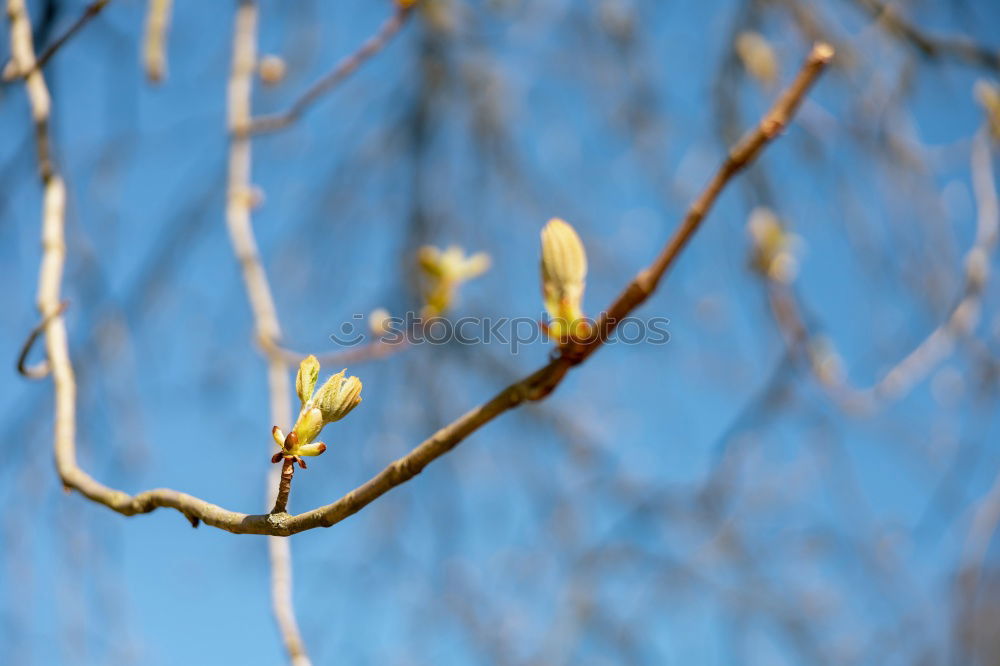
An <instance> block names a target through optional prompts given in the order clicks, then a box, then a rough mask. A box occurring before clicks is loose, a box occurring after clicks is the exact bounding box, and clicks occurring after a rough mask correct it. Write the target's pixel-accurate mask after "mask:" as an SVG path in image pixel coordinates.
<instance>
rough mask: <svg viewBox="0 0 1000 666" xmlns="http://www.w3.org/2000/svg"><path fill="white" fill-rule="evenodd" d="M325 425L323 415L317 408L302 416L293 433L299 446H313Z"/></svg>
mask: <svg viewBox="0 0 1000 666" xmlns="http://www.w3.org/2000/svg"><path fill="white" fill-rule="evenodd" d="M323 425H324V423H323V414H322V412H321V411H320V410H319V409H317V408H316V407H313V408H312V409H309V410H307V411H305V412H303V413H302V414H300V415H299V420H298V421H297V422H296V423H295V429H294V430H293V431H292V432H294V433H295V436H296V437H297V438H298V444H299V446H303V445H305V444H311V443H312V441H313V440H314V439H316V437H318V436H319V433H320V431H321V430H322V429H323ZM293 453H294V452H293Z"/></svg>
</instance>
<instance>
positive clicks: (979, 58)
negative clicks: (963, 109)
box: [855, 0, 1000, 71]
mask: <svg viewBox="0 0 1000 666" xmlns="http://www.w3.org/2000/svg"><path fill="white" fill-rule="evenodd" d="M855 2H857V3H858V4H859V5H861V7H862V8H864V9H865V11H867V12H868V13H869V14H871V16H872V18H873V19H875V21H876V22H877V23H878V24H879V25H880V26H881V27H883V28H884V29H885V30H886V32H889V33H891V34H893V35H895V36H897V37H899V38H900V39H902V40H904V41H906V42H909V43H910V44H911V45H912V46H913V47H914V48H915V49H917V50H918V51H920V53H922V54H923V55H925V56H927V57H929V58H935V57H947V58H952V59H954V60H959V61H961V62H965V63H968V64H970V65H975V66H978V67H984V68H986V69H992V70H994V71H1000V49H998V48H989V47H986V46H983V45H982V44H977V43H976V42H973V41H972V40H970V39H966V38H964V37H937V36H932V35H928V34H927V33H925V32H923V31H922V30H920V29H919V28H918V27H917V26H915V25H913V24H912V23H910V22H909V21H907V20H906V19H905V18H903V17H902V16H901V15H900V14H899V12H898V11H897V10H896V9H895V8H893V7H890V6H889V5H887V4H885V3H884V2H882V1H881V0H855Z"/></svg>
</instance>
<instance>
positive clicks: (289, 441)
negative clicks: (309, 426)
mask: <svg viewBox="0 0 1000 666" xmlns="http://www.w3.org/2000/svg"><path fill="white" fill-rule="evenodd" d="M298 445H299V436H298V435H296V434H295V431H294V430H293V431H291V432H290V433H288V436H287V437H285V450H286V451H291V450H292V449H294V448H295V447H296V446H298Z"/></svg>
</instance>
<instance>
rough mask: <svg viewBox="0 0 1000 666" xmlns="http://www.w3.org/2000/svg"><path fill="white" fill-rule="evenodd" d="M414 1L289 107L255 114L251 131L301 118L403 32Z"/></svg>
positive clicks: (398, 8) (273, 129)
mask: <svg viewBox="0 0 1000 666" xmlns="http://www.w3.org/2000/svg"><path fill="white" fill-rule="evenodd" d="M412 9H413V4H412V3H410V4H405V5H404V4H401V3H400V4H397V5H396V11H395V12H393V14H392V16H390V17H389V18H387V19H386V20H385V22H384V23H382V25H381V26H379V29H378V30H377V31H376V32H375V34H374V35H372V36H371V37H370V38H369V39H368V40H367V41H365V42H364V43H363V44H362V45H361V46H360V47H358V50H357V51H355V52H354V53H351V54H350V55H348V56H346V57H344V58H343V59H342V60H340V62H338V63H337V64H336V65H334V67H333V69H331V70H330V71H329V72H327V73H326V74H324V75H323V76H322V77H320V79H319V80H318V81H316V83H314V84H312V86H310V87H309V88H308V89H307V90H306V91H305V92H304V93H302V95H301V96H300V97H299V98H298V99H297V100H295V102H294V103H292V105H291V106H290V107H289V108H288V110H287V111H284V112H282V113H276V114H272V115H266V116H260V117H259V118H254V119H253V121H252V122H251V124H250V133H251V134H264V133H267V132H276V131H277V130H280V129H282V128H284V127H287V126H288V125H291V124H292V123H294V122H295V121H296V120H298V119H299V118H300V117H301V116H302V114H303V113H305V112H306V110H307V109H308V108H309V107H310V106H312V105H313V104H315V103H316V102H317V101H318V100H319V98H320V97H322V96H323V95H324V94H325V93H327V92H329V91H330V90H332V89H333V88H335V87H336V86H337V84H339V83H340V82H341V81H343V80H344V79H346V78H347V77H348V76H350V75H351V74H352V73H354V71H355V70H356V69H357V68H358V67H360V66H361V65H363V64H364V63H365V61H367V60H368V59H369V58H371V57H372V56H374V55H375V54H377V53H378V52H379V51H381V50H382V49H383V48H385V45H386V44H388V43H389V41H390V40H391V39H392V38H393V37H394V36H395V35H396V33H397V32H399V30H400V28H402V27H403V25H404V24H405V23H406V18H407V17H408V16H409V15H410V12H411V11H412Z"/></svg>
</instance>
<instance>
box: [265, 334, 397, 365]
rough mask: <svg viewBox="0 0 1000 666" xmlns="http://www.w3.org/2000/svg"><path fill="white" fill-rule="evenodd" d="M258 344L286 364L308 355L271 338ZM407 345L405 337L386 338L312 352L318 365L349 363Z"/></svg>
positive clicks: (380, 356)
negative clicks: (392, 339) (323, 351)
mask: <svg viewBox="0 0 1000 666" xmlns="http://www.w3.org/2000/svg"><path fill="white" fill-rule="evenodd" d="M260 345H261V347H262V348H263V349H264V351H265V353H266V354H268V355H272V354H274V355H277V356H279V357H280V358H281V359H282V360H283V361H284V362H285V363H287V364H288V365H298V364H299V363H301V362H302V360H303V359H304V358H305V357H306V356H308V354H303V353H302V352H298V351H295V350H294V349H288V348H287V347H282V346H281V345H279V344H277V343H276V342H274V341H273V340H270V339H267V338H261V339H260ZM407 347H409V343H408V341H407V339H406V338H402V339H400V341H399V342H387V341H386V340H382V339H378V340H373V341H372V342H369V343H367V344H364V345H359V346H357V347H350V348H347V349H339V350H337V351H331V352H325V353H322V354H314V356H315V357H316V359H317V360H318V361H319V362H320V365H334V366H336V365H351V364H353V363H363V362H365V361H374V360H377V359H380V358H385V357H386V356H391V355H392V354H395V353H397V352H400V351H402V350H404V349H406V348H407Z"/></svg>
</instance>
